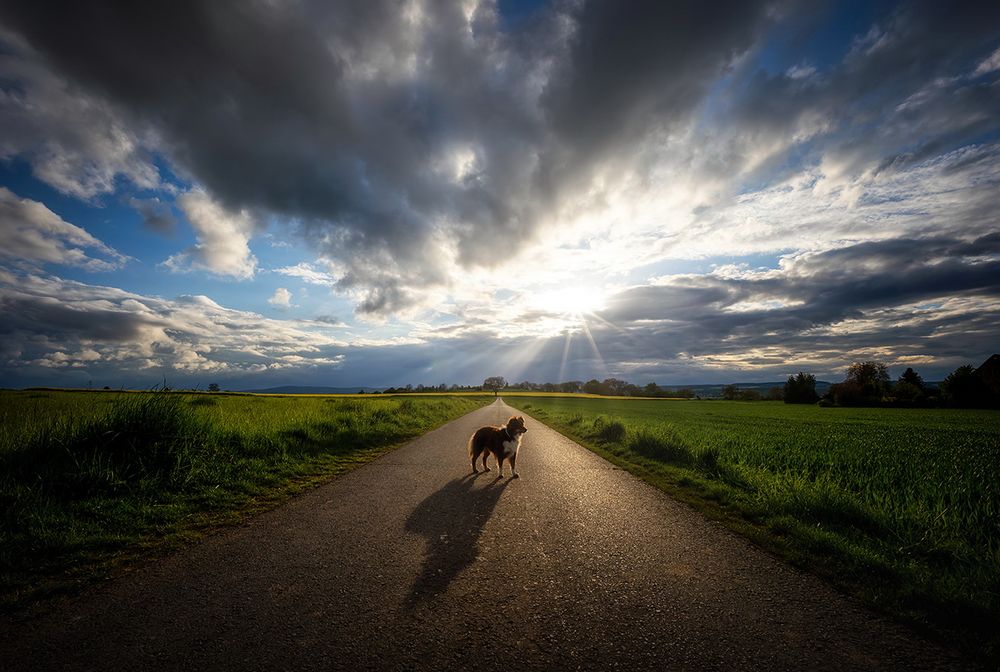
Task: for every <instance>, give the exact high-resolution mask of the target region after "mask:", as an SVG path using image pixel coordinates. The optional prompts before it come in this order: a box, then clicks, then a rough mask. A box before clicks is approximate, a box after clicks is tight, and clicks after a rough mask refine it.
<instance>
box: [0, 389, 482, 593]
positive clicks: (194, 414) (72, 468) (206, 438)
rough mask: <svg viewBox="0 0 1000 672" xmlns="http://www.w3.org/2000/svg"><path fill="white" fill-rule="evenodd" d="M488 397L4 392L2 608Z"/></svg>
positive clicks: (94, 573)
mask: <svg viewBox="0 0 1000 672" xmlns="http://www.w3.org/2000/svg"><path fill="white" fill-rule="evenodd" d="M491 401H492V397H486V396H482V395H480V396H412V397H411V396H407V397H391V396H387V397H375V396H367V397H362V396H354V397H346V398H345V397H324V396H286V397H282V396H256V395H224V394H182V393H172V392H145V393H144V392H136V393H118V392H84V391H77V392H69V391H23V392H12V391H3V392H0V606H2V607H13V606H17V605H19V604H23V603H25V602H27V601H29V600H31V599H34V598H35V597H37V596H39V595H42V594H44V593H46V592H51V591H55V590H61V589H66V588H70V587H72V586H74V585H77V584H79V583H81V582H86V581H89V580H92V579H93V578H95V577H98V576H101V575H102V574H104V573H106V571H107V570H109V569H112V568H114V567H115V566H118V565H120V564H121V563H122V562H124V561H128V560H130V559H132V558H134V557H142V556H144V555H148V554H149V553H151V552H154V551H157V550H162V549H164V548H169V547H171V546H173V545H176V544H177V543H182V542H183V541H184V540H185V539H188V538H192V537H197V536H198V535H199V534H201V533H202V532H203V531H204V530H206V529H211V528H212V527H215V526H217V525H219V524H223V523H227V522H233V521H235V520H239V519H240V517H241V516H243V515H246V514H247V513H248V512H252V511H259V510H262V509H264V508H267V507H269V506H273V505H275V504H276V503H277V502H279V501H281V500H282V499H283V498H285V497H287V496H289V495H290V494H293V493H294V492H297V491H300V490H301V489H302V488H304V487H308V486H309V485H310V484H312V483H315V482H317V481H321V480H324V479H327V478H329V477H331V476H332V475H334V474H337V473H340V472H342V471H345V470H347V469H350V468H352V467H354V466H357V465H360V464H363V463H365V462H367V461H369V460H371V459H373V458H374V457H377V456H378V455H380V454H382V453H383V452H385V451H386V450H388V449H389V448H391V447H393V446H396V445H398V444H399V443H401V442H403V441H405V440H407V439H410V438H413V437H415V436H419V435H420V434H423V433H424V432H426V431H428V430H430V429H432V428H434V427H435V426H437V425H440V424H442V423H444V422H446V421H448V420H451V419H453V418H456V417H459V416H461V415H463V414H465V413H467V412H469V411H471V410H473V409H475V408H478V407H480V406H482V405H484V404H486V403H489V402H491Z"/></svg>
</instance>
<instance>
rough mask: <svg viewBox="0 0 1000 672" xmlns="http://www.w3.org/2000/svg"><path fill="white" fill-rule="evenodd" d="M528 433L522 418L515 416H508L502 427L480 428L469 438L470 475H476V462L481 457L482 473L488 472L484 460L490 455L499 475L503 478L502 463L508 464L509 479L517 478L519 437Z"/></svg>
mask: <svg viewBox="0 0 1000 672" xmlns="http://www.w3.org/2000/svg"><path fill="white" fill-rule="evenodd" d="M526 431H528V430H527V429H526V428H525V426H524V418H523V417H520V416H516V415H512V416H510V420H508V421H507V424H506V425H504V426H502V427H491V426H486V427H480V428H479V429H477V430H476V431H475V433H474V434H473V435H472V436H471V437H470V438H469V457H471V458H472V473H474V474H477V473H479V471H478V470H477V469H476V460H477V459H479V456H480V455H482V456H483V471H489V470H490V468H489V467H488V466H486V460H487V459H488V458H489V456H490V453H493V455H495V456H496V458H497V466H498V467H499V468H500V475H499V476H497V478H503V461H504V460H507V461H508V462H510V477H511V478H518V477H519V476H518V473H517V469H516V468H515V464H516V463H517V449H518V448H519V447H520V446H521V437H522V436H524V433H525V432H526Z"/></svg>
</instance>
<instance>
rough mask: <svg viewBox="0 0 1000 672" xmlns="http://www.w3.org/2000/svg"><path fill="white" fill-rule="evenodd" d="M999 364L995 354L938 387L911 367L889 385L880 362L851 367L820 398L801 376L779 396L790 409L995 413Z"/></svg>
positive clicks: (810, 380) (999, 397)
mask: <svg viewBox="0 0 1000 672" xmlns="http://www.w3.org/2000/svg"><path fill="white" fill-rule="evenodd" d="M998 362H1000V360H998V359H997V355H994V356H993V357H991V358H990V359H989V360H987V362H986V363H984V365H983V366H981V367H980V368H978V369H977V368H975V367H974V366H972V365H971V364H966V365H963V366H960V367H958V368H957V369H955V370H954V371H952V372H951V373H949V374H948V376H947V377H946V378H945V379H944V380H943V381H942V382H941V384H940V385H939V386H933V385H929V384H927V383H925V382H924V379H923V377H922V376H921V375H920V374H919V373H917V372H916V371H915V370H914V369H913V367H907V369H906V371H904V372H903V374H902V375H901V376H900V377H899V378H898V379H897V380H895V381H893V380H892V379H891V378H890V376H889V369H888V367H887V366H886V365H885V364H884V363H883V362H878V361H874V360H869V361H864V362H854V363H853V364H851V365H850V366H849V367H848V368H847V375H846V377H845V378H844V380H843V381H842V382H840V383H835V384H833V385H831V386H830V389H829V391H828V392H827V393H826V394H825V395H823V396H822V397H820V395H819V394H817V392H816V377H815V376H813V375H812V374H809V373H804V372H802V371H800V372H799V373H798V374H796V375H794V376H789V377H788V381H787V382H786V383H785V387H784V389H783V391H782V392H783V397H784V401H785V402H786V403H789V404H813V403H820V404H822V405H836V406H954V407H960V408H994V407H998V406H1000V384H998V379H997V364H998Z"/></svg>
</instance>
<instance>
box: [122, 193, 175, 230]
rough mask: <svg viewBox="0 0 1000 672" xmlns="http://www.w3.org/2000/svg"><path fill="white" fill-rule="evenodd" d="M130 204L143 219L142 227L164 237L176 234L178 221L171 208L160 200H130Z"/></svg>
mask: <svg viewBox="0 0 1000 672" xmlns="http://www.w3.org/2000/svg"><path fill="white" fill-rule="evenodd" d="M128 204H129V205H130V206H132V208H134V209H135V211H136V212H138V213H139V215H140V216H141V217H142V225H143V226H145V227H146V228H147V229H149V230H150V231H155V232H156V233H159V234H162V235H169V234H172V233H173V232H174V228H175V227H176V226H177V219H176V218H175V217H174V214H173V212H171V210H170V206H169V205H167V204H166V203H164V202H163V201H161V200H160V199H158V198H149V199H141V198H130V199H129V200H128Z"/></svg>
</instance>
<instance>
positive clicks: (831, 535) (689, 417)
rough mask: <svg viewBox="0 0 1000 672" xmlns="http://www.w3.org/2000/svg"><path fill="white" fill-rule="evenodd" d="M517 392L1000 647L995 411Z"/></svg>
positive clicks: (542, 415) (769, 534)
mask: <svg viewBox="0 0 1000 672" xmlns="http://www.w3.org/2000/svg"><path fill="white" fill-rule="evenodd" d="M508 401H509V403H511V405H513V406H515V407H517V408H520V409H523V410H524V411H525V412H527V413H529V414H530V415H533V416H534V417H535V418H537V419H538V420H541V421H542V422H545V423H546V424H549V425H551V426H553V427H554V428H556V429H558V430H560V431H562V432H564V433H566V434H567V435H569V436H572V437H573V438H575V439H577V440H579V441H580V442H581V443H583V444H584V445H587V446H588V447H590V448H592V449H593V450H595V451H596V452H598V453H600V454H602V455H603V456H605V457H607V458H608V459H610V460H612V461H613V462H615V463H617V464H619V465H620V466H623V467H625V468H627V469H629V470H631V471H633V472H634V473H637V474H638V475H640V476H642V477H644V478H646V479H647V480H648V481H650V482H651V483H653V484H654V485H657V486H659V487H661V488H663V489H665V490H667V491H668V492H670V493H671V494H673V495H675V496H677V497H679V498H681V499H684V500H686V501H688V502H690V503H692V504H694V505H696V506H698V507H699V508H701V509H703V510H705V511H707V512H709V513H710V514H711V515H713V516H714V517H716V518H718V519H720V520H722V521H723V522H726V523H727V524H728V525H730V526H731V527H733V528H734V529H736V530H738V531H740V532H742V533H744V534H747V535H749V536H751V537H752V538H754V539H756V540H757V541H758V542H760V543H762V544H763V545H765V546H766V547H768V548H770V549H772V550H773V551H775V552H777V553H779V554H781V555H783V556H785V557H787V558H790V559H792V560H793V561H796V562H798V563H799V564H802V565H804V566H807V567H810V568H811V569H813V570H815V571H817V572H819V573H821V574H823V575H825V576H827V577H828V578H830V579H832V580H833V581H834V582H836V583H838V584H839V585H840V586H841V587H843V588H845V589H847V590H849V591H851V592H854V593H855V594H857V595H859V596H861V597H862V598H864V599H865V600H867V601H868V602H869V603H873V604H875V605H878V606H880V607H882V608H884V609H885V610H887V611H889V612H892V613H895V614H897V615H904V616H906V617H908V618H910V619H914V620H916V621H918V622H924V623H927V624H930V625H932V626H950V627H951V628H956V627H957V628H958V629H961V630H965V631H967V632H968V633H969V640H970V641H971V642H972V644H971V645H972V646H973V647H978V648H981V649H982V650H981V651H980V653H985V654H986V655H988V656H990V657H993V658H995V656H996V654H997V649H996V647H997V645H998V643H1000V637H998V632H1000V412H998V411H976V410H958V409H954V410H953V409H940V410H933V409H877V408H853V409H848V408H819V407H817V406H812V405H808V406H797V405H786V404H782V403H775V402H724V401H664V400H632V399H621V398H619V399H583V398H555V397H535V398H527V397H519V398H516V399H508ZM977 641H978V642H980V643H982V642H985V645H984V647H980V646H979V645H978V644H977V643H976V642H977Z"/></svg>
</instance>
